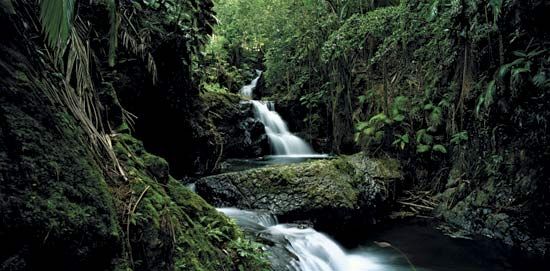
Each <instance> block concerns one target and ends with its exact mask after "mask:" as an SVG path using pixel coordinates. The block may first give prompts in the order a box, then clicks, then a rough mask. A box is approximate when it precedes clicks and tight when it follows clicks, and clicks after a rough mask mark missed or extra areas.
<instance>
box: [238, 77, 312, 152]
mask: <svg viewBox="0 0 550 271" xmlns="http://www.w3.org/2000/svg"><path fill="white" fill-rule="evenodd" d="M257 73H258V77H256V78H255V79H254V80H253V81H252V82H251V83H250V84H249V85H246V86H244V87H243V88H242V89H241V95H243V96H245V97H247V98H252V93H253V91H254V89H255V88H256V85H257V84H258V80H259V79H260V77H261V75H262V72H261V71H257ZM250 102H251V103H252V106H253V107H254V115H255V117H256V118H257V119H259V120H260V121H261V122H262V123H263V124H264V126H265V133H266V134H267V136H268V138H269V143H270V144H271V148H272V149H273V153H274V154H275V155H284V156H295V157H300V156H301V157H315V156H319V154H317V153H315V152H314V151H313V149H312V148H311V147H310V146H309V144H307V143H306V142H305V141H304V140H303V139H301V138H299V137H297V136H295V135H294V134H292V133H291V132H290V131H289V130H288V127H287V125H286V123H285V121H284V120H283V119H282V118H281V116H280V115H279V114H278V113H277V112H276V111H275V106H274V104H273V102H264V101H257V100H251V101H250Z"/></svg>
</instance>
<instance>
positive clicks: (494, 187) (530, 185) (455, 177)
mask: <svg viewBox="0 0 550 271" xmlns="http://www.w3.org/2000/svg"><path fill="white" fill-rule="evenodd" d="M510 161H512V159H510ZM524 168H525V169H526V170H519V171H517V172H509V175H506V176H491V177H488V178H487V179H486V180H483V181H482V182H481V183H475V181H474V182H471V181H469V180H464V179H463V177H462V176H461V174H460V171H459V170H456V169H454V170H452V171H451V174H450V177H449V180H448V182H447V185H446V190H445V191H444V192H442V193H441V194H439V195H438V198H439V201H440V202H441V204H440V205H439V206H438V208H436V210H435V213H436V214H437V215H438V216H439V217H441V218H442V219H443V220H445V221H447V222H448V223H450V224H452V225H455V226H457V227H458V228H459V229H460V231H461V232H460V234H480V235H484V236H487V237H490V238H495V239H500V240H502V241H503V242H504V243H506V244H507V245H510V246H514V247H518V248H521V249H522V250H524V251H527V252H530V253H533V254H537V255H544V256H545V257H546V258H549V257H550V256H549V252H550V245H549V243H548V240H549V232H548V228H547V227H548V225H547V223H545V222H544V221H545V220H547V217H548V216H547V212H548V211H547V210H548V209H547V208H546V207H545V205H547V204H548V203H547V201H546V200H544V199H545V197H544V193H545V189H546V188H544V186H548V184H547V181H548V180H547V179H545V178H544V177H543V176H547V175H545V174H546V173H544V174H542V172H541V171H544V169H542V170H540V171H537V170H528V167H524ZM541 177H542V178H541Z"/></svg>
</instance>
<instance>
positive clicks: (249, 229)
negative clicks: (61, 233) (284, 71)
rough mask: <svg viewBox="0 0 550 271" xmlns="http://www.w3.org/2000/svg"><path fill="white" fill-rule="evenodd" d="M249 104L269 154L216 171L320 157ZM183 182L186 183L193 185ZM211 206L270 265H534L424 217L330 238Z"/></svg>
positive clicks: (307, 268) (299, 269)
mask: <svg viewBox="0 0 550 271" xmlns="http://www.w3.org/2000/svg"><path fill="white" fill-rule="evenodd" d="M260 77H261V71H257V77H256V78H255V79H254V80H253V81H252V82H251V84H249V85H246V86H244V87H243V88H242V89H241V95H242V96H244V97H245V98H248V99H251V98H252V94H253V91H254V88H255V87H256V84H257V83H258V80H259V79H260ZM250 102H251V103H252V106H253V108H254V113H255V117H256V118H257V119H258V120H260V121H262V123H263V124H264V126H265V131H266V134H267V136H268V138H269V142H270V145H271V147H272V152H273V154H274V155H270V156H266V157H262V158H258V159H229V160H228V161H226V162H225V167H224V168H222V172H231V171H240V170H247V169H251V168H258V167H263V166H267V165H272V164H287V163H299V162H303V161H306V160H309V159H323V158H327V157H328V156H327V155H324V154H318V153H315V152H314V151H313V149H312V148H311V147H310V146H309V145H308V144H307V143H306V142H305V141H304V140H303V139H301V138H299V137H297V136H295V135H294V134H292V133H291V132H290V131H289V129H288V127H287V125H286V123H285V122H284V120H283V119H282V118H281V117H280V115H279V114H278V113H277V112H276V111H275V104H274V103H273V102H268V101H257V100H251V101H250ZM189 188H190V189H194V187H193V185H190V187H189ZM218 210H219V211H220V212H222V213H224V214H226V215H227V216H229V217H231V218H233V219H234V220H235V221H236V223H237V224H238V225H239V226H240V227H241V228H242V229H243V230H244V231H245V232H246V233H247V234H248V235H249V236H255V237H256V239H257V240H258V241H259V242H261V243H264V244H266V248H267V251H268V254H269V255H270V256H269V257H270V261H271V263H272V266H273V268H274V270H277V271H283V270H291V271H402V270H419V271H420V270H423V271H436V270H438V271H439V270H442V271H451V270H456V271H459V270H460V271H467V270H541V269H540V267H538V265H537V263H536V262H534V261H532V260H531V259H529V258H527V257H525V256H524V255H523V254H522V253H519V252H516V251H513V250H512V249H511V248H509V247H506V246H504V245H502V244H501V243H500V242H498V241H494V240H489V239H484V238H476V239H475V240H469V239H460V238H451V237H449V236H446V235H444V234H443V233H442V232H441V231H439V230H436V229H435V227H436V226H437V224H436V223H435V222H432V221H430V220H426V219H424V220H421V219H408V220H397V221H390V222H387V223H384V224H383V225H376V226H373V227H371V228H369V229H365V230H364V231H361V232H353V233H344V234H339V235H338V237H337V238H334V237H331V236H329V235H328V234H325V233H322V232H319V231H316V230H315V229H313V228H311V227H309V226H305V225H299V224H281V223H279V222H278V220H277V217H275V216H273V215H272V214H270V213H269V212H267V211H252V210H240V209H236V208H220V209H218ZM334 223H338V221H335V222H334Z"/></svg>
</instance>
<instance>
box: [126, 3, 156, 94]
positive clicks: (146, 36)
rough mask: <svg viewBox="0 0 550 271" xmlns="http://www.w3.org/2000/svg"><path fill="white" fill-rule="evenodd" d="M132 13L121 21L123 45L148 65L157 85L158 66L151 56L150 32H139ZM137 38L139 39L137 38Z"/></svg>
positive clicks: (145, 30) (148, 69)
mask: <svg viewBox="0 0 550 271" xmlns="http://www.w3.org/2000/svg"><path fill="white" fill-rule="evenodd" d="M132 15H133V14H132V13H130V14H129V15H128V14H126V13H125V14H123V15H122V18H123V19H124V20H121V23H122V27H121V34H120V35H121V37H122V45H123V46H124V48H126V49H127V50H128V51H130V52H132V53H133V54H135V55H136V56H139V57H140V58H141V60H143V61H144V62H146V63H147V71H148V72H149V74H150V75H151V77H152V81H153V84H156V81H157V65H156V63H155V59H154V57H153V55H152V54H151V49H150V47H149V44H150V43H151V35H150V33H149V30H147V29H144V30H142V31H138V30H137V28H136V27H135V26H134V24H133V23H132V21H131V18H132ZM136 37H137V38H136Z"/></svg>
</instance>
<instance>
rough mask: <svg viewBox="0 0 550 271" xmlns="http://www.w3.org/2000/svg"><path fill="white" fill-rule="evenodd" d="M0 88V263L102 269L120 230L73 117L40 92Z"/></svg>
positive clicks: (112, 257) (117, 249)
mask: <svg viewBox="0 0 550 271" xmlns="http://www.w3.org/2000/svg"><path fill="white" fill-rule="evenodd" d="M19 90H20V91H15V92H13V91H9V90H7V89H5V88H1V90H0V91H1V94H0V214H1V222H0V240H2V246H1V248H0V270H38V269H53V270H104V269H109V268H111V267H112V266H113V265H114V264H115V263H116V262H117V261H118V259H119V258H120V256H121V251H122V249H123V246H122V242H121V241H122V232H121V229H120V227H119V224H118V222H117V217H116V212H115V208H114V204H113V199H112V197H111V194H110V193H109V188H108V185H107V183H106V181H105V178H104V176H103V172H102V169H101V168H100V167H99V166H98V165H97V164H96V163H95V160H94V158H93V157H92V155H90V153H89V152H88V151H87V149H86V148H85V147H84V146H83V142H82V141H81V140H82V138H83V134H82V132H80V131H81V130H80V129H79V127H78V126H77V124H76V122H75V121H74V119H73V118H72V117H71V116H69V115H68V114H65V113H61V112H63V111H62V110H59V108H56V107H54V106H51V105H50V104H49V102H48V100H47V99H46V97H45V96H44V95H43V94H42V93H39V92H34V91H32V90H28V89H27V90H25V89H19Z"/></svg>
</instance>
